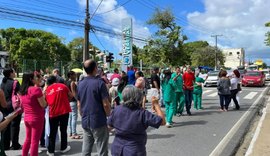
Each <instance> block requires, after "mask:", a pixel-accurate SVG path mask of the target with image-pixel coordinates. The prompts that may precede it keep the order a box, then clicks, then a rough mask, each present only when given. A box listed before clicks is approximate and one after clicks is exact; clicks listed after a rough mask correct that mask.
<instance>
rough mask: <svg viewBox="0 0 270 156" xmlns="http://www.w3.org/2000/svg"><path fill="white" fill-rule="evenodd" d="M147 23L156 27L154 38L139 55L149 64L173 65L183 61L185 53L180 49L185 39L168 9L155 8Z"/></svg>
mask: <svg viewBox="0 0 270 156" xmlns="http://www.w3.org/2000/svg"><path fill="white" fill-rule="evenodd" d="M147 23H148V24H151V25H156V26H157V27H158V30H157V32H156V33H155V36H153V37H154V38H153V39H151V40H150V41H149V43H148V45H146V46H145V47H144V48H143V50H142V51H143V52H142V53H141V54H140V56H139V57H141V58H142V59H143V62H147V65H149V66H155V65H159V66H170V65H172V66H175V65H181V64H184V63H185V59H184V58H186V57H187V56H186V53H184V51H183V49H182V47H183V46H182V45H183V42H184V41H185V40H186V39H187V37H186V36H182V35H181V33H180V32H181V27H180V26H178V25H176V23H175V18H174V16H173V14H172V12H171V10H170V9H166V10H160V9H156V10H155V13H154V14H153V16H152V17H151V18H150V19H149V20H148V22H147Z"/></svg>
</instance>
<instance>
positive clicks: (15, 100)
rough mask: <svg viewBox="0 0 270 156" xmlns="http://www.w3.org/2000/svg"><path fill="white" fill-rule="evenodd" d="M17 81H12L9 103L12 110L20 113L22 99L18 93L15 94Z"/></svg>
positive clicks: (21, 110)
mask: <svg viewBox="0 0 270 156" xmlns="http://www.w3.org/2000/svg"><path fill="white" fill-rule="evenodd" d="M17 83H18V81H13V88H12V96H11V103H12V107H13V109H14V111H16V112H18V113H19V114H21V113H22V112H23V108H22V100H21V97H20V95H19V94H15V89H16V85H17Z"/></svg>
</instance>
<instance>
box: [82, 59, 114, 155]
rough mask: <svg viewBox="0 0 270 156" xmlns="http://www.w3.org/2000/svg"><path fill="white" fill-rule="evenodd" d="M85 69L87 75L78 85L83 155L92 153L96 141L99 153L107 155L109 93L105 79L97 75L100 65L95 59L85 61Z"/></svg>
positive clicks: (109, 109)
mask: <svg viewBox="0 0 270 156" xmlns="http://www.w3.org/2000/svg"><path fill="white" fill-rule="evenodd" d="M84 70H85V72H86V74H87V77H85V78H84V79H83V80H82V81H80V83H79V85H78V101H79V104H78V105H79V111H80V114H81V116H82V128H83V131H84V132H83V145H82V155H83V156H89V155H91V152H92V148H93V145H94V143H95V141H96V147H97V151H98V153H99V155H100V156H107V155H108V140H109V131H108V127H107V118H106V117H107V116H109V115H110V111H111V107H110V101H109V93H108V90H107V87H106V85H105V83H104V81H102V80H101V79H100V78H99V77H96V75H97V72H98V67H97V63H96V62H95V61H94V60H87V61H85V62H84Z"/></svg>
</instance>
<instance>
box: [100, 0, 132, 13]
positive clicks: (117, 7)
mask: <svg viewBox="0 0 270 156" xmlns="http://www.w3.org/2000/svg"><path fill="white" fill-rule="evenodd" d="M131 1H132V0H127V1H126V2H124V3H122V4H120V5H118V6H116V7H115V8H114V9H112V10H108V11H104V12H101V13H98V14H96V15H102V14H106V13H109V12H112V11H114V10H117V9H119V8H121V7H123V6H124V5H126V4H128V3H129V2H131Z"/></svg>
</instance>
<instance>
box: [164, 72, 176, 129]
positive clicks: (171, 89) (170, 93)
mask: <svg viewBox="0 0 270 156" xmlns="http://www.w3.org/2000/svg"><path fill="white" fill-rule="evenodd" d="M164 74H165V78H164V81H163V83H164V84H163V87H164V95H163V97H164V99H163V100H164V104H165V108H166V127H168V128H171V127H172V126H173V121H172V118H173V115H174V113H175V109H176V108H175V107H176V102H175V97H176V85H175V82H174V80H173V79H172V78H171V71H170V70H169V69H167V70H165V72H164Z"/></svg>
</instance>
